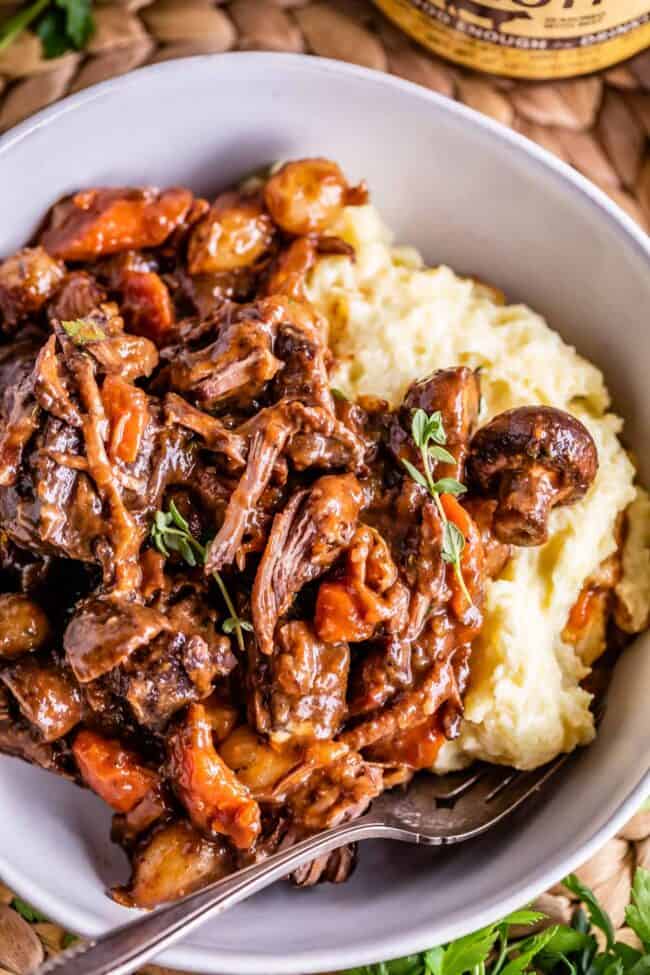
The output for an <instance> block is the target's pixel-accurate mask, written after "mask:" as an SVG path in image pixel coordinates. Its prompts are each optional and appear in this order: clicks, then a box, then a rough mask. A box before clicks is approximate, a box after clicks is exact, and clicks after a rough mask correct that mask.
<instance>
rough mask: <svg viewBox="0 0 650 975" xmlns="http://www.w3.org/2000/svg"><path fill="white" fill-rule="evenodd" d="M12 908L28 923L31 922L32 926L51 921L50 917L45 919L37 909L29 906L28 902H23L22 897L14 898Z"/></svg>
mask: <svg viewBox="0 0 650 975" xmlns="http://www.w3.org/2000/svg"><path fill="white" fill-rule="evenodd" d="M10 906H11V907H13V909H14V911H16V912H17V913H18V914H20V916H21V917H23V918H24V919H25V920H26V921H29V923H30V924H40V923H42V922H44V921H49V918H48V917H45V915H44V914H41V912H40V911H37V910H36V908H35V907H32V905H31V904H28V903H27V901H24V900H21V899H20V897H14V899H13V900H12V902H11V905H10Z"/></svg>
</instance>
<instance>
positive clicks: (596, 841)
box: [0, 51, 650, 975]
mask: <svg viewBox="0 0 650 975" xmlns="http://www.w3.org/2000/svg"><path fill="white" fill-rule="evenodd" d="M235 59H236V60H237V61H238V62H240V63H248V64H250V65H251V66H255V67H259V66H262V67H267V68H268V69H270V70H275V69H279V70H281V71H285V72H287V71H289V72H295V73H296V74H297V75H300V74H303V73H304V72H307V73H309V72H315V73H325V74H327V73H334V74H338V75H342V76H343V77H347V78H348V79H350V81H352V82H356V81H361V82H363V83H364V84H366V85H374V86H378V87H379V88H384V89H385V88H386V87H388V88H393V89H395V90H398V91H402V92H403V93H404V94H406V95H407V96H409V97H410V98H412V99H418V100H419V101H420V102H422V103H423V104H424V105H425V106H426V105H432V106H435V107H436V109H437V110H438V111H441V112H444V113H446V114H447V115H448V116H450V117H452V118H456V119H457V120H460V121H461V122H462V123H463V124H465V125H469V126H477V127H478V128H480V129H482V130H483V132H484V133H485V134H486V136H487V137H488V138H490V139H492V140H497V141H500V142H501V143H502V144H505V145H506V146H508V147H509V148H510V149H511V150H512V151H514V152H516V153H517V154H518V155H520V156H523V157H525V158H526V160H527V162H528V164H533V165H534V166H535V167H536V168H538V169H543V170H545V171H547V172H549V171H551V172H552V174H553V175H554V176H555V178H556V180H557V181H558V182H559V183H562V184H564V186H565V188H568V190H569V191H570V192H572V193H574V194H575V193H578V194H579V195H580V196H581V197H583V198H584V199H585V203H586V204H587V205H588V206H590V207H591V208H592V209H594V210H597V211H599V213H600V216H601V217H605V218H606V220H607V222H608V223H609V225H610V228H611V229H613V230H614V231H615V233H616V234H617V235H618V237H619V238H621V239H623V240H624V241H625V243H626V244H627V245H628V246H630V245H632V246H633V248H634V249H635V250H636V251H637V252H638V253H639V254H640V255H641V256H642V257H644V258H645V260H646V262H647V265H648V272H649V274H650V236H648V235H647V234H645V233H644V232H643V230H642V229H641V228H640V227H639V226H638V225H637V224H636V223H635V221H634V220H633V219H632V218H631V217H630V216H629V215H628V214H627V213H625V211H624V210H622V209H621V207H619V206H618V204H616V203H615V202H614V201H613V200H612V199H611V198H610V197H608V196H607V195H606V194H605V193H604V192H603V191H602V190H601V189H599V187H597V186H596V185H595V184H593V183H592V182H591V181H590V180H588V179H587V178H586V177H584V176H583V175H582V174H581V173H579V172H578V171H577V170H575V169H573V168H572V167H571V166H569V165H568V164H567V163H565V162H563V161H562V160H561V159H559V158H557V157H556V156H554V155H553V154H552V153H550V152H548V151H547V150H546V149H544V148H542V147H541V146H539V145H537V143H535V142H532V141H531V140H530V139H527V138H526V137H525V136H523V135H521V134H520V133H518V132H515V131H513V130H512V129H509V128H507V127H506V126H504V125H502V124H501V123H500V122H497V121H495V120H494V119H491V118H489V117H488V116H485V115H482V114H481V113H480V112H477V111H475V110H474V109H472V108H469V107H468V106H466V105H463V104H462V103H460V102H457V101H454V100H452V99H450V98H447V97H445V96H443V95H440V94H439V93H437V92H434V91H431V90H429V89H427V88H424V87H423V86H420V85H417V84H414V83H413V82H410V81H406V80H404V79H402V78H398V77H396V76H394V75H390V74H388V73H384V72H381V71H376V70H373V69H370V68H365V67H360V66H358V65H354V64H349V63H345V62H341V61H335V60H332V59H328V58H319V57H315V56H313V55H304V54H287V53H280V52H242V51H231V52H227V53H224V54H206V55H196V56H193V57H189V58H178V59H173V60H170V61H166V62H162V63H160V64H156V65H149V66H145V67H143V68H139V69H137V70H135V71H132V72H129V73H128V74H126V75H122V76H120V77H118V78H112V79H109V80H107V81H104V82H101V83H100V84H97V85H93V86H91V87H89V88H87V89H84V90H82V91H80V92H77V93H75V94H73V95H69V96H68V97H66V98H64V99H62V100H61V101H59V102H56V103H55V104H53V105H51V106H49V107H47V108H44V109H42V110H41V111H39V112H37V113H36V114H35V115H33V116H31V117H30V118H29V119H27V120H25V121H23V122H21V123H19V124H18V125H16V126H14V127H13V128H12V129H10V130H9V131H8V132H7V133H5V134H4V135H1V136H0V166H1V165H2V162H3V160H4V159H5V158H6V157H8V156H9V154H10V153H11V150H12V149H13V148H14V147H15V146H17V145H18V144H19V143H22V142H23V141H24V140H26V139H28V138H29V137H30V135H32V134H33V133H35V132H36V131H37V130H39V129H41V128H43V127H45V126H48V125H51V124H53V123H55V122H56V120H57V119H58V118H60V117H61V116H63V115H65V114H68V113H69V112H74V111H75V110H77V109H79V108H81V107H82V106H86V105H88V104H89V103H91V102H93V101H98V100H101V99H103V98H108V97H120V96H122V95H123V94H124V93H125V92H127V91H128V90H129V89H130V88H131V87H132V86H137V85H139V84H141V83H143V82H144V81H147V80H148V79H151V78H154V77H156V76H161V77H164V76H165V75H170V76H171V75H173V74H175V73H177V72H179V71H180V72H183V73H184V72H186V71H188V70H193V68H194V67H197V68H198V67H200V66H204V67H206V68H209V66H210V65H215V66H218V65H220V64H222V63H224V62H227V61H233V60H235ZM649 794H650V761H649V762H648V766H647V767H646V771H645V772H644V773H643V774H642V775H641V777H640V779H639V781H638V783H637V784H636V785H635V787H634V788H633V789H632V790H631V792H630V793H629V795H628V796H627V797H626V798H625V799H624V800H623V801H622V803H621V804H620V806H619V807H618V809H617V810H616V811H615V812H614V813H613V814H612V816H611V817H610V818H609V819H608V820H607V822H606V823H605V824H603V825H602V826H600V827H599V828H597V829H596V830H595V831H594V832H593V833H592V834H591V836H590V837H589V838H588V839H587V840H585V841H583V842H582V843H580V844H578V846H577V847H576V848H575V849H574V850H573V851H572V853H571V855H570V856H567V855H559V856H557V857H556V858H555V859H553V860H551V861H547V862H546V863H544V864H542V865H540V867H539V868H538V869H537V870H536V871H535V873H534V874H533V875H532V876H531V877H529V878H527V879H526V878H522V879H521V880H520V881H519V882H518V883H516V884H514V885H513V886H512V887H511V889H510V891H509V893H508V895H507V896H504V897H503V898H501V899H499V900H498V901H494V902H492V903H490V904H487V905H485V907H484V908H483V909H481V910H480V911H474V912H473V913H472V915H471V920H468V919H467V918H466V917H465V918H457V919H455V920H453V921H450V922H448V923H447V924H446V925H445V926H443V927H440V926H439V925H436V923H435V919H434V918H433V917H432V920H431V926H430V927H429V926H423V925H422V926H420V927H418V928H417V929H415V930H412V931H410V932H406V933H405V934H399V935H394V936H388V937H386V938H385V939H384V940H382V941H381V942H380V943H375V947H374V948H372V949H370V950H369V949H368V947H367V946H366V947H360V948H358V949H356V950H350V949H347V948H346V949H345V952H344V954H343V955H342V953H341V951H340V949H338V948H337V947H336V946H335V947H332V948H327V949H324V950H320V949H319V950H318V951H317V952H315V951H306V950H302V951H299V952H294V953H293V954H292V955H291V956H290V957H280V956H279V955H276V956H269V955H267V954H264V953H261V952H256V951H254V950H249V949H245V950H243V951H239V950H238V951H236V952H235V951H231V950H227V951H224V952H219V951H218V950H217V949H214V948H211V947H210V948H200V947H197V946H191V947H190V946H185V945H183V944H180V945H178V946H177V947H176V948H172V949H169V950H168V951H167V952H165V953H164V954H163V955H162V956H161V957H160V958H159V959H157V961H158V962H160V963H161V964H164V965H167V966H170V967H172V968H180V969H182V970H185V971H193V972H205V973H209V972H213V973H216V972H221V973H223V972H237V973H240V975H261V973H264V975H293V973H300V972H302V973H306V972H323V971H328V970H335V969H341V968H342V967H355V966H360V965H366V964H371V963H373V962H376V961H377V960H378V959H377V952H379V953H380V956H381V958H383V959H388V958H397V957H400V956H402V955H407V954H412V953H414V952H418V951H423V950H426V949H427V948H430V947H432V946H433V943H434V942H435V943H437V944H440V943H444V942H447V941H451V940H453V939H454V938H457V937H459V936H462V935H464V934H467V933H468V932H470V931H473V930H476V929H477V928H479V927H482V926H483V925H486V924H490V923H492V922H493V921H495V920H497V919H498V918H499V917H502V916H504V915H505V914H507V913H508V912H509V911H511V910H514V909H516V908H519V907H521V905H522V904H525V903H527V902H529V901H531V900H533V899H534V898H535V897H536V896H538V895H539V894H540V893H541V892H542V891H544V890H546V889H547V888H548V887H550V886H552V885H553V884H555V883H557V882H559V881H560V880H561V879H562V877H564V876H565V875H566V874H567V873H569V872H571V871H572V870H573V869H575V868H576V867H578V866H579V865H580V864H581V863H584V862H585V861H586V860H587V859H589V857H590V856H592V855H593V854H594V853H595V852H597V850H598V849H599V848H600V847H601V846H602V845H603V844H604V843H605V842H607V840H608V839H610V838H611V837H612V836H613V835H614V834H615V833H616V832H617V830H618V829H619V828H620V827H621V826H622V825H623V824H624V823H625V821H626V820H627V818H629V816H630V815H632V814H633V813H634V811H635V810H636V809H637V808H638V806H639V805H640V803H641V802H642V800H643V799H644V798H645V797H646V796H648V795H649ZM0 876H1V877H2V878H3V880H4V881H5V882H6V883H7V884H9V886H10V887H11V888H12V889H13V890H15V891H16V892H17V893H18V894H19V895H20V896H21V897H24V898H25V899H26V900H28V901H29V902H30V903H32V904H34V906H35V907H36V908H37V909H38V910H40V911H42V912H43V913H44V914H46V915H47V916H48V917H50V918H52V919H53V920H56V921H58V922H59V923H61V924H63V925H65V926H67V927H69V928H71V929H72V930H74V931H77V932H78V933H80V934H82V935H86V936H90V937H92V936H97V935H98V934H99V933H101V931H103V930H104V927H103V926H96V927H95V928H94V929H93V928H91V926H90V925H89V923H88V916H87V915H84V914H80V913H79V912H78V911H77V909H75V908H74V907H73V908H70V907H66V905H63V904H61V903H60V902H59V901H58V900H57V899H56V898H55V897H54V896H53V895H50V894H48V893H47V892H46V891H44V890H42V889H41V888H40V887H39V885H38V884H37V883H32V882H30V881H29V880H27V879H26V878H24V877H22V876H21V875H18V874H17V872H16V871H14V869H13V868H12V866H11V864H10V863H9V862H7V861H6V859H5V857H3V856H2V855H0ZM431 929H435V930H436V933H435V934H427V930H431Z"/></svg>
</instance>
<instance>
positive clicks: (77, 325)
mask: <svg viewBox="0 0 650 975" xmlns="http://www.w3.org/2000/svg"><path fill="white" fill-rule="evenodd" d="M61 325H62V327H63V329H64V331H65V333H66V335H67V336H68V338H71V339H72V341H73V342H74V344H75V345H86V343H88V342H101V340H102V339H105V338H106V335H105V334H104V330H103V329H102V328H100V326H99V325H98V324H97V322H93V321H91V319H89V318H74V319H72V320H71V321H66V322H61Z"/></svg>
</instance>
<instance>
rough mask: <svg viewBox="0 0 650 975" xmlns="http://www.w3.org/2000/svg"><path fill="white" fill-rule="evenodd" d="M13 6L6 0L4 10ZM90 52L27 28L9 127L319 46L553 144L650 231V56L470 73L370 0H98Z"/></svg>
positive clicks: (12, 81)
mask: <svg viewBox="0 0 650 975" xmlns="http://www.w3.org/2000/svg"><path fill="white" fill-rule="evenodd" d="M11 6H12V3H11V2H7V0H0V10H7V11H9V10H10V9H11ZM96 23H97V29H96V31H95V34H94V36H93V38H92V40H91V42H90V46H89V49H88V51H87V52H85V53H84V54H75V53H69V54H65V55H64V56H63V57H60V58H56V59H54V60H50V61H47V60H45V59H44V58H43V57H42V54H41V51H40V42H39V40H38V39H37V38H36V37H35V36H34V35H33V34H30V33H25V34H23V35H22V36H21V37H20V38H18V40H17V41H16V42H14V44H12V45H11V46H10V47H9V48H8V49H6V50H5V51H3V52H2V53H0V132H1V131H4V130H6V129H8V128H10V127H11V126H12V125H14V124H15V123H16V122H18V121H20V120H22V119H24V118H27V117H28V116H29V115H31V114H33V113H34V112H35V111H37V110H38V109H40V108H43V107H44V106H45V105H49V104H51V103H52V102H54V101H56V100H57V99H59V98H62V97H63V96H64V95H67V94H70V93H71V92H75V91H79V90H80V89H82V88H85V87H87V86H88V85H92V84H95V83H96V82H98V81H104V80H105V79H107V78H111V77H114V76H115V75H120V74H125V73H126V72H128V71H132V70H133V69H134V68H137V67H140V66H141V65H143V64H150V63H153V62H156V61H163V60H167V59H169V58H176V57H182V56H185V55H190V54H203V53H211V52H221V51H229V50H269V51H289V52H309V53H314V54H319V55H323V56H325V57H331V58H337V59H339V60H342V61H351V62H354V63H357V64H362V65H365V66H367V67H371V68H376V69H378V70H380V71H389V72H391V73H393V74H396V75H399V76H400V77H402V78H407V79H408V80H410V81H414V82H417V83H418V84H421V85H424V86H425V87H427V88H431V89H433V90H435V91H438V92H440V93H441V94H443V95H445V96H447V97H449V98H456V99H458V100H460V101H462V102H464V103H465V104H466V105H469V106H471V107H472V108H475V109H478V110H479V111H481V112H484V113H485V114H486V115H489V116H491V117H492V118H495V119H497V120H498V121H499V122H502V123H504V124H505V125H509V126H511V127H512V128H515V129H517V130H518V131H520V132H522V133H523V134H524V135H527V136H528V137H529V138H531V139H533V140H534V141H535V142H538V143H540V144H541V145H543V146H544V147H545V148H546V149H550V150H551V152H554V153H555V154H556V155H558V156H560V157H561V158H562V159H564V160H565V161H567V162H569V163H570V164H571V165H573V166H575V167H576V168H577V169H579V170H580V172H582V173H584V175H585V176H587V177H588V178H589V179H591V180H593V181H594V182H595V183H597V184H598V185H599V186H600V187H601V188H602V189H603V190H605V192H606V193H608V194H609V195H610V196H611V197H612V198H613V199H614V200H615V201H616V202H617V203H618V204H620V205H621V206H622V207H623V208H624V209H625V210H626V211H627V212H628V213H629V214H631V216H632V217H633V218H634V219H635V220H637V221H638V222H639V223H640V224H641V225H642V226H643V227H644V228H645V229H646V230H650V150H649V146H648V137H649V136H650V52H644V53H643V54H641V55H638V56H637V57H635V58H633V59H632V60H631V61H628V62H627V63H625V64H623V65H619V66H617V67H615V68H613V69H611V70H609V71H606V72H604V73H603V74H602V75H599V76H591V77H587V78H579V79H575V80H570V81H560V82H553V83H546V84H543V83H542V84H540V83H527V82H514V81H510V80H506V79H499V78H495V77H491V76H488V75H480V74H477V73H472V72H469V71H465V70H462V69H459V68H457V67H455V66H453V65H450V64H448V63H446V62H444V61H442V60H440V59H439V58H436V57H435V56H433V55H431V54H429V53H428V52H425V51H424V50H423V49H422V48H419V47H418V46H417V45H415V44H413V43H411V42H410V41H409V40H408V39H407V38H406V37H405V36H404V35H403V34H401V33H400V32H399V31H398V30H397V29H396V28H395V27H394V26H393V25H392V24H391V23H389V22H388V21H387V20H386V19H385V18H384V17H383V16H382V15H381V14H380V13H379V12H378V11H377V10H376V9H375V8H374V7H373V6H372V4H371V3H370V2H369V0H329V2H319V3H306V2H305V0H232V2H230V3H215V2H213V0H155V2H151V0H120V2H103V3H101V2H100V3H98V4H97V7H96Z"/></svg>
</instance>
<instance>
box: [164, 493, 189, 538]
mask: <svg viewBox="0 0 650 975" xmlns="http://www.w3.org/2000/svg"><path fill="white" fill-rule="evenodd" d="M168 517H169V518H170V520H171V521H172V522H173V523H174V524H175V525H176V527H177V528H180V530H181V531H184V532H187V533H188V535H189V534H190V523H189V521H186V520H185V518H183V516H182V514H181V513H180V511H179V510H178V508H177V507H176V505H175V503H174V502H173V501H170V502H169V515H168Z"/></svg>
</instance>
